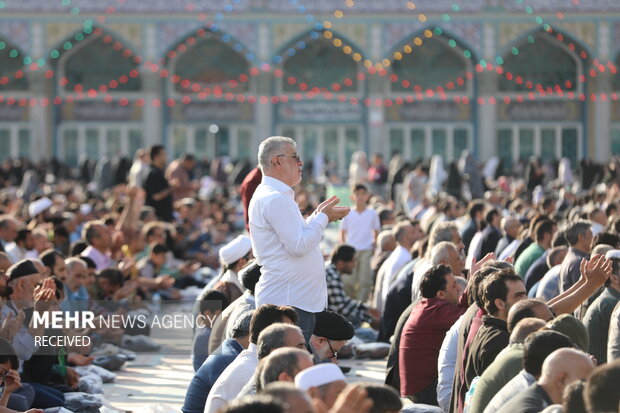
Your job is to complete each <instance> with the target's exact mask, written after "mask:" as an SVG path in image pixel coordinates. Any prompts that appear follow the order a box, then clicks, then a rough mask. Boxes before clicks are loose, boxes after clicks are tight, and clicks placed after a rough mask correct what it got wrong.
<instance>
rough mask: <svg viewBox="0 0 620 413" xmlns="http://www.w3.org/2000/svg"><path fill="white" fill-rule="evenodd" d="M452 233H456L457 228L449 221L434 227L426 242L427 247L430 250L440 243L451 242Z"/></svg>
mask: <svg viewBox="0 0 620 413" xmlns="http://www.w3.org/2000/svg"><path fill="white" fill-rule="evenodd" d="M454 231H456V232H458V231H459V228H458V227H457V226H456V224H455V223H454V222H451V221H446V222H441V223H439V224H437V225H435V226H434V227H433V230H432V231H431V236H430V238H429V240H428V247H429V248H430V249H431V250H432V249H433V247H434V246H435V245H437V244H439V243H440V242H442V241H452V235H453V234H454Z"/></svg>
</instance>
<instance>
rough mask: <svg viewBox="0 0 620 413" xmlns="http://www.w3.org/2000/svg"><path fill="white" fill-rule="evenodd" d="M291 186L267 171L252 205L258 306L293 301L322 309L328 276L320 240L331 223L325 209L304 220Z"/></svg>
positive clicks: (302, 306) (314, 310) (306, 308)
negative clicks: (258, 267)
mask: <svg viewBox="0 0 620 413" xmlns="http://www.w3.org/2000/svg"><path fill="white" fill-rule="evenodd" d="M293 195H294V193H293V189H292V188H291V187H290V186H288V185H286V184H285V183H284V182H281V181H279V180H277V179H275V178H272V177H269V176H263V179H262V182H261V184H260V185H259V186H258V187H257V188H256V192H254V195H253V196H252V200H251V201H250V208H249V221H250V237H251V239H252V250H253V251H254V256H255V257H256V260H257V262H258V264H259V265H261V266H262V268H261V277H260V280H259V281H258V284H256V291H255V292H256V294H255V295H256V306H257V307H259V306H261V305H262V304H275V305H291V306H294V307H297V308H300V309H302V310H304V311H308V312H312V313H318V312H321V311H323V310H324V309H325V308H326V307H327V282H326V277H325V267H324V262H323V254H322V253H321V250H320V249H319V242H320V241H321V238H322V237H323V231H324V230H325V228H326V227H327V224H328V218H327V215H325V214H323V213H319V214H316V213H313V214H312V215H311V216H309V217H308V218H307V219H306V220H304V219H303V217H302V216H301V212H300V211H299V207H298V206H297V204H296V203H295V200H294V198H293Z"/></svg>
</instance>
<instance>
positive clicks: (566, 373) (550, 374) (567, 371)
mask: <svg viewBox="0 0 620 413" xmlns="http://www.w3.org/2000/svg"><path fill="white" fill-rule="evenodd" d="M594 367H595V366H594V362H593V361H592V359H590V356H589V355H587V354H586V353H584V352H582V351H579V350H575V349H573V348H561V349H558V350H556V351H554V352H553V353H551V354H550V355H549V356H548V357H547V358H546V359H545V362H544V363H543V366H542V373H541V375H540V378H539V379H538V384H540V385H541V386H542V387H543V388H544V389H545V391H546V392H547V394H549V396H550V397H551V399H552V400H553V402H554V403H561V402H562V393H563V392H564V388H566V386H568V385H569V384H570V383H572V382H573V381H575V380H581V379H585V378H586V377H588V375H589V374H590V373H591V372H592V370H594Z"/></svg>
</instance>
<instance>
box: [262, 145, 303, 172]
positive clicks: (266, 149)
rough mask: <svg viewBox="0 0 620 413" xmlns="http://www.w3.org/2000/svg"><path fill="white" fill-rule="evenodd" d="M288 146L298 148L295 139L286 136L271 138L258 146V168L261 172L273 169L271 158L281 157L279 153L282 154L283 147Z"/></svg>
mask: <svg viewBox="0 0 620 413" xmlns="http://www.w3.org/2000/svg"><path fill="white" fill-rule="evenodd" d="M286 144H291V145H293V146H294V147H296V146H297V145H296V144H295V141H294V140H293V139H291V138H288V137H286V136H271V137H269V138H267V139H265V140H264V141H262V142H261V143H260V145H259V146H258V166H259V167H260V169H261V171H263V172H264V171H266V170H269V168H271V158H272V157H273V156H274V155H280V154H279V153H277V152H281V151H282V147H283V146H284V145H286Z"/></svg>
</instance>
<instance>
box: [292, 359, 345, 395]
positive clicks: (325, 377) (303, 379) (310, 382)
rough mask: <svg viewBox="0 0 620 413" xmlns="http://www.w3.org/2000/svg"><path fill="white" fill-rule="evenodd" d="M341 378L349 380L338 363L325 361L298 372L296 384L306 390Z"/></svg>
mask: <svg viewBox="0 0 620 413" xmlns="http://www.w3.org/2000/svg"><path fill="white" fill-rule="evenodd" d="M341 380H342V381H347V379H346V377H344V374H342V370H340V367H338V365H337V364H334V363H323V364H317V365H316V366H312V367H310V368H308V369H305V370H304V371H302V372H300V373H298V374H297V375H296V376H295V386H297V388H299V389H301V390H304V391H305V390H308V389H309V388H310V387H318V386H322V385H324V384H328V383H333V382H335V381H341Z"/></svg>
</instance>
